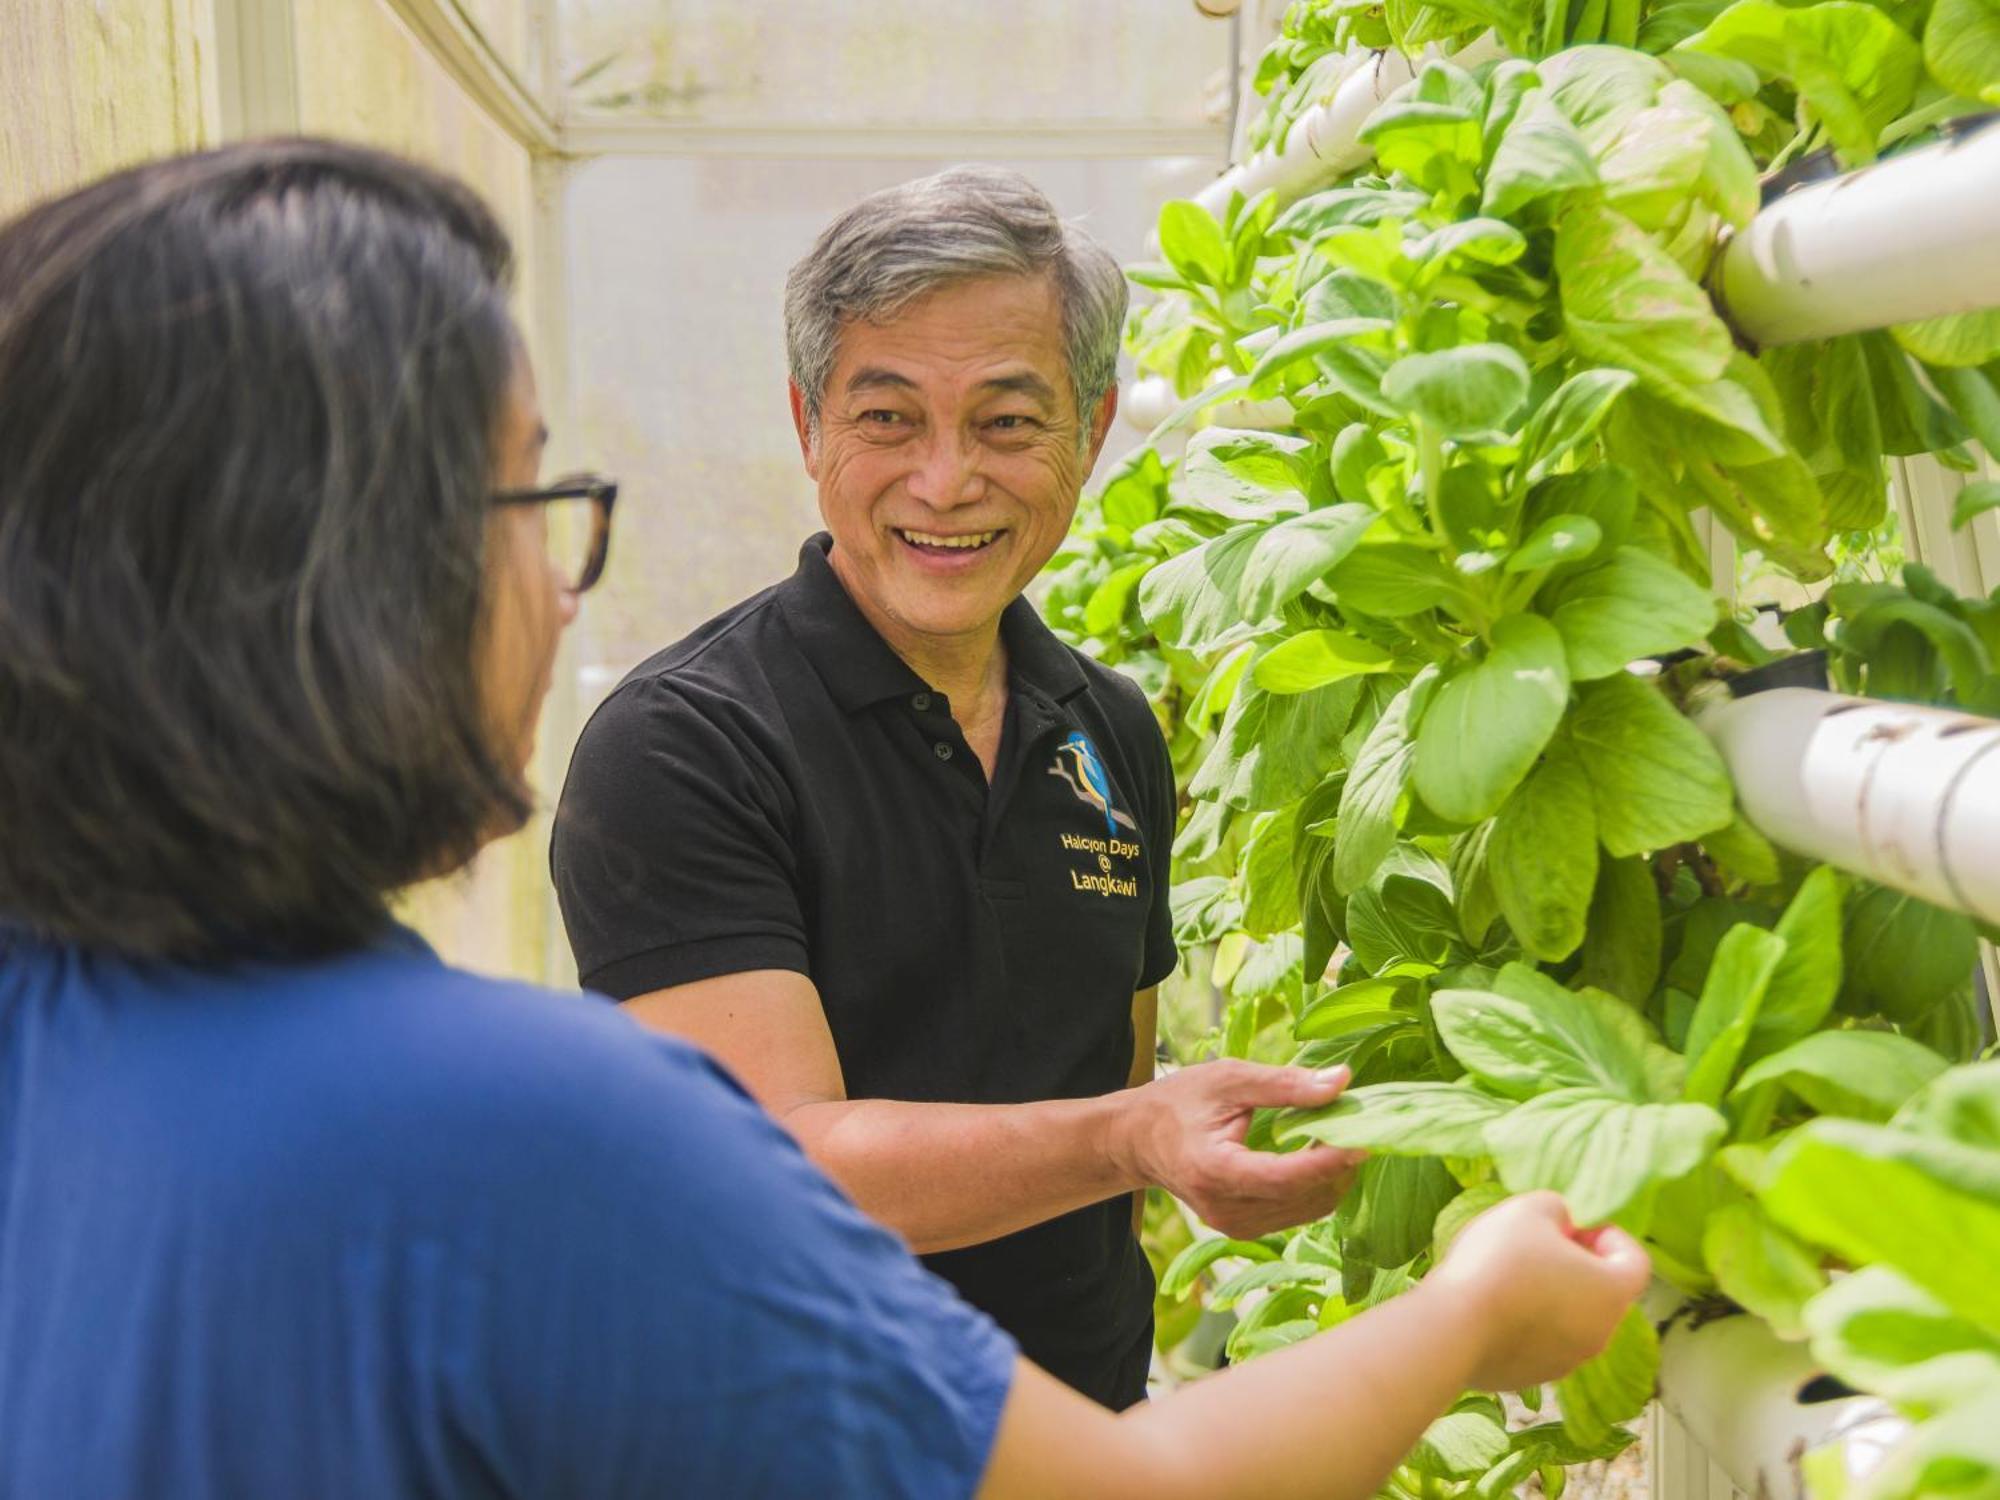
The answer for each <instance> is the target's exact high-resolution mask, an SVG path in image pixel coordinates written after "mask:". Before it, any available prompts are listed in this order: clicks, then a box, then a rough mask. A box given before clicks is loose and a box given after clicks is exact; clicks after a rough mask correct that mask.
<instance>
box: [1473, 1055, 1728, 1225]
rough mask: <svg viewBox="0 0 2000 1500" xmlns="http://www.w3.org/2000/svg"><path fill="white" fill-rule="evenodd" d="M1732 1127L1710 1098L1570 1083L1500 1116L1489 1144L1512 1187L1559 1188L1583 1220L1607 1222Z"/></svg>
mask: <svg viewBox="0 0 2000 1500" xmlns="http://www.w3.org/2000/svg"><path fill="white" fill-rule="evenodd" d="M1727 1129H1728V1123H1727V1122H1726V1121H1725V1120H1724V1119H1723V1118H1722V1116H1721V1115H1719V1114H1717V1113H1716V1112H1715V1111H1714V1110H1712V1109H1710V1108H1709V1107H1708V1106H1707V1105H1705V1104H1629V1103H1627V1102H1625V1101H1624V1100H1622V1099H1616V1098H1613V1097H1612V1096H1611V1095H1609V1094H1606V1093H1603V1092H1602V1091H1600V1090H1597V1089H1588V1088H1565V1089H1558V1090H1556V1091H1555V1092H1554V1093H1552V1094H1543V1095H1541V1096H1539V1097H1538V1098H1534V1099H1530V1100H1529V1101H1528V1102H1527V1103H1525V1104H1522V1105H1520V1106H1518V1107H1517V1108H1515V1109H1514V1110H1513V1111H1511V1112H1510V1113H1508V1114H1506V1115H1503V1116H1502V1117H1501V1118H1500V1119H1498V1120H1495V1121H1494V1122H1493V1123H1492V1124H1490V1125H1488V1126H1487V1127H1486V1144H1487V1146H1488V1148H1489V1149H1490V1150H1491V1152H1492V1155H1493V1160H1494V1164H1495V1165H1496V1166H1497V1167H1498V1168H1499V1172H1500V1180H1501V1181H1502V1182H1504V1183H1506V1184H1507V1186H1508V1187H1509V1188H1511V1189H1512V1190H1513V1191H1515V1192H1517V1193H1526V1192H1532V1191H1534V1190H1535V1189H1537V1188H1553V1189H1554V1190H1555V1191H1557V1192H1559V1193H1561V1194H1562V1195H1563V1197H1564V1198H1565V1199H1566V1200H1567V1201H1568V1203H1569V1211H1570V1215H1571V1217H1573V1218H1574V1219H1575V1220H1576V1222H1577V1223H1579V1224H1601V1223H1604V1222H1606V1221H1607V1220H1609V1219H1611V1218H1613V1217H1614V1216H1615V1215H1617V1214H1618V1213H1619V1212H1620V1211H1621V1210H1623V1209H1624V1208H1625V1207H1626V1206H1627V1205H1628V1204H1630V1203H1631V1202H1632V1201H1633V1200H1634V1199H1636V1198H1637V1197H1638V1196H1639V1195H1640V1194H1641V1193H1643V1192H1645V1191H1646V1190H1647V1189H1648V1188H1650V1187H1653V1186H1655V1185H1656V1184H1659V1183H1663V1182H1669V1181H1672V1180H1673V1179H1674V1178H1676V1177H1680V1176H1684V1175H1685V1174H1686V1173H1688V1172H1691V1171H1693V1170H1694V1169H1695V1168H1696V1167H1698V1166H1700V1165H1701V1163H1702V1162H1703V1161H1704V1160H1706V1159H1707V1157H1708V1155H1709V1153H1710V1152H1712V1151H1713V1150H1714V1149H1715V1147H1716V1146H1717V1145H1718V1144H1720V1142H1721V1140H1722V1137H1723V1135H1724V1133H1725V1131H1726V1130H1727Z"/></svg>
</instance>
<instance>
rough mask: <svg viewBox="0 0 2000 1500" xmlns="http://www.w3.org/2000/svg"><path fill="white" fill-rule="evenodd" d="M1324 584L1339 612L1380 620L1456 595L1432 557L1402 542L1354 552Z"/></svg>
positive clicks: (1411, 612)
mask: <svg viewBox="0 0 2000 1500" xmlns="http://www.w3.org/2000/svg"><path fill="white" fill-rule="evenodd" d="M1371 514H1372V512H1371ZM1329 582H1330V583H1331V585H1332V588H1333V596H1334V598H1335V599H1336V600H1337V601H1339V604H1340V607H1341V608H1342V609H1357V610H1359V611H1361V613H1362V614H1364V615H1374V616H1377V617H1378V618H1380V619H1384V620H1394V619H1400V618H1401V617H1403V616H1404V615H1414V614H1418V613H1421V612H1422V611H1424V610H1427V609H1435V608H1436V607H1437V606H1438V605H1440V604H1443V603H1444V602H1445V601H1447V600H1448V599H1451V598H1452V597H1453V596H1454V595H1455V594H1456V593H1457V592H1458V586H1457V584H1456V582H1455V581H1454V580H1453V578H1452V576H1451V574H1450V573H1449V572H1448V571H1446V569H1445V566H1444V564H1443V563H1441V562H1440V561H1438V557H1437V554H1436V553H1435V552H1427V551H1425V550H1424V549H1423V548H1422V547H1413V546H1411V545H1410V544H1409V543H1407V542H1382V543H1375V544H1371V545H1369V546H1365V547H1356V548H1355V549H1354V550H1353V551H1352V552H1350V553H1349V554H1348V555H1347V557H1346V558H1345V559H1344V560H1343V561H1342V562H1341V563H1340V565H1339V566H1338V567H1336V568H1335V569H1334V570H1333V572H1332V575H1331V577H1330V579H1329Z"/></svg>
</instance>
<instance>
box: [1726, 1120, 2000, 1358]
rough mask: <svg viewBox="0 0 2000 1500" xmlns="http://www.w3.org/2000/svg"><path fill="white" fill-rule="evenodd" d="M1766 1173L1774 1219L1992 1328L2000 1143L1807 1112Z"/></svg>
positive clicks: (1997, 1291) (1996, 1296)
mask: <svg viewBox="0 0 2000 1500" xmlns="http://www.w3.org/2000/svg"><path fill="white" fill-rule="evenodd" d="M1770 1174H1771V1175H1770V1178H1769V1180H1768V1181H1767V1182H1766V1184H1765V1187H1764V1191H1763V1195H1762V1196H1763V1202H1764V1207H1765V1209H1766V1210H1767V1211H1768V1212H1769V1213H1770V1214H1771V1216H1772V1217H1773V1218H1775V1219H1776V1220H1777V1221H1778V1223H1779V1224H1781V1225H1782V1226H1784V1227H1785V1228H1787V1229H1789V1230H1791V1231H1792V1233H1794V1234H1796V1235H1798V1236H1799V1237H1800V1238H1802V1239H1804V1240H1807V1241H1808V1242H1810V1243H1812V1244H1816V1245H1824V1246H1826V1247H1827V1248H1828V1249H1830V1250H1832V1251H1834V1252H1835V1253H1836V1254H1838V1255H1840V1256H1842V1257H1844V1258H1845V1259H1846V1260H1848V1261H1850V1262H1852V1263H1853V1264H1855V1265H1866V1264H1868V1263H1870V1262H1873V1261H1881V1262H1884V1263H1886V1264H1888V1265H1891V1266H1893V1267H1895V1268H1896V1269H1897V1270H1898V1271H1901V1272H1902V1273H1903V1274H1904V1275H1905V1276H1907V1277H1909V1279H1910V1280H1911V1281H1913V1282H1915V1283H1916V1284H1917V1285H1918V1286H1920V1287H1923V1288H1924V1289H1925V1290H1926V1291H1928V1292H1930V1293H1931V1294H1932V1295H1933V1296H1936V1297H1938V1298H1940V1299H1941V1300H1942V1301H1943V1302H1944V1303H1945V1305H1946V1306H1948V1307H1950V1308H1951V1309H1953V1310H1954V1311H1955V1312H1958V1313H1960V1314H1962V1315H1964V1316H1965V1317H1967V1318H1969V1319H1971V1320H1972V1321H1973V1322H1974V1323H1976V1324H1978V1325H1979V1326H1980V1327H1981V1328H1982V1329H1984V1330H1985V1331H1986V1332H1987V1333H1989V1334H2000V1278H1996V1277H1995V1276H1994V1275H1993V1267H1994V1266H1996V1265H2000V1152H1996V1151H1991V1150H1981V1149H1979V1148H1977V1147H1973V1146H1964V1145H1958V1144H1956V1143H1954V1142H1950V1141H1937V1140H1932V1139H1929V1138H1927V1137H1924V1136H1920V1135H1913V1134H1911V1133H1909V1132H1906V1131H1900V1130H1894V1129H1890V1128H1887V1127H1884V1126H1879V1125H1864V1124H1862V1123H1860V1122H1859V1121H1856V1120H1815V1121H1813V1122H1812V1123H1811V1124H1809V1125H1807V1126H1805V1127H1804V1128H1803V1129H1801V1130H1799V1131H1796V1132H1794V1133H1793V1134H1792V1135H1791V1136H1790V1137H1789V1138H1788V1139H1787V1140H1786V1141H1785V1143H1784V1144H1783V1145H1782V1146H1780V1147H1779V1148H1778V1150H1777V1152H1776V1153H1775V1154H1774V1155H1773V1157H1772V1160H1771V1165H1770ZM1855 1204H1866V1205H1867V1212H1865V1213H1855V1212H1854V1211H1853V1205H1855Z"/></svg>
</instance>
